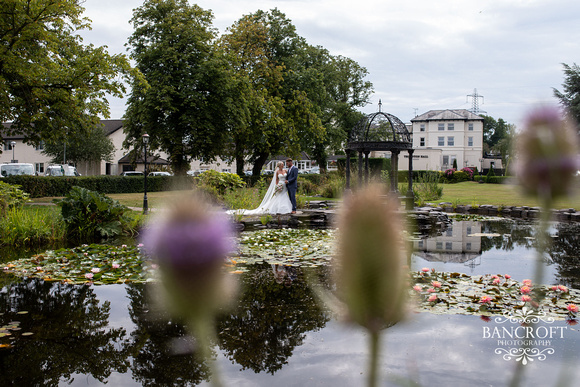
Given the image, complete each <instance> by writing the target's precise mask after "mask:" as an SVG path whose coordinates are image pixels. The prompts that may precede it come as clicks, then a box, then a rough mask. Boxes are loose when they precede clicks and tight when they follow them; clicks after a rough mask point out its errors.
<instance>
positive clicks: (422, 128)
mask: <svg viewBox="0 0 580 387" xmlns="http://www.w3.org/2000/svg"><path fill="white" fill-rule="evenodd" d="M419 131H421V132H424V131H425V124H421V125H420V126H419Z"/></svg>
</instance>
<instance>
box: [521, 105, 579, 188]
mask: <svg viewBox="0 0 580 387" xmlns="http://www.w3.org/2000/svg"><path fill="white" fill-rule="evenodd" d="M571 120H572V119H571V118H569V119H567V120H566V119H563V117H562V115H561V113H560V112H559V110H558V109H557V108H555V107H542V108H538V109H536V110H534V111H532V112H531V113H530V114H529V116H528V117H527V119H526V122H525V125H524V128H523V131H522V133H521V134H520V135H519V136H518V142H517V147H518V149H517V156H518V160H517V167H516V170H517V175H518V178H519V180H520V183H521V185H522V186H523V187H524V189H525V190H526V191H527V192H528V193H530V194H532V195H535V196H539V197H544V198H549V199H555V198H557V197H559V196H563V195H565V194H567V193H568V191H569V189H570V186H571V183H572V181H573V177H574V175H575V173H576V172H577V170H578V138H577V137H578V135H577V133H576V131H575V130H574V125H573V124H572V123H571V122H570V121H571Z"/></svg>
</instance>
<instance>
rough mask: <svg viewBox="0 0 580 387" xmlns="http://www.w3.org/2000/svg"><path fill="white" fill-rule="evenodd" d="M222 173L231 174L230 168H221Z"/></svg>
mask: <svg viewBox="0 0 580 387" xmlns="http://www.w3.org/2000/svg"><path fill="white" fill-rule="evenodd" d="M222 172H226V173H232V170H231V168H222Z"/></svg>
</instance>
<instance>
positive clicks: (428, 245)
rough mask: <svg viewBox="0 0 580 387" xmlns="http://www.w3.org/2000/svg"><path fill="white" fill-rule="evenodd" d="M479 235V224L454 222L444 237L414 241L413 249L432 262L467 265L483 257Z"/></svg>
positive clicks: (418, 254)
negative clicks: (466, 263)
mask: <svg viewBox="0 0 580 387" xmlns="http://www.w3.org/2000/svg"><path fill="white" fill-rule="evenodd" d="M479 233H481V224H480V223H479V222H474V221H463V222H453V223H452V224H451V225H449V226H448V227H447V229H446V230H445V231H444V233H443V235H442V236H438V237H432V238H425V239H421V240H418V241H414V242H413V249H414V251H415V255H417V256H419V257H421V258H423V259H425V260H427V261H430V262H455V263H465V262H468V261H472V260H474V259H476V258H477V257H479V256H480V255H481V236H479V235H478V234H479ZM473 234H476V235H473Z"/></svg>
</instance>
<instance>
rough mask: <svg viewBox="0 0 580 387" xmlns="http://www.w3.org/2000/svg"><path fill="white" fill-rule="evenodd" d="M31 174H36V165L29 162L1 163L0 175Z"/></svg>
mask: <svg viewBox="0 0 580 387" xmlns="http://www.w3.org/2000/svg"><path fill="white" fill-rule="evenodd" d="M11 175H30V176H35V175H36V171H35V170H34V165H32V164H27V163H11V164H0V176H2V177H6V176H11Z"/></svg>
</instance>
